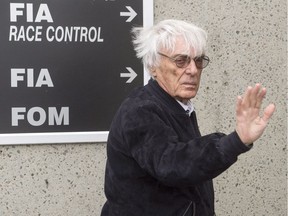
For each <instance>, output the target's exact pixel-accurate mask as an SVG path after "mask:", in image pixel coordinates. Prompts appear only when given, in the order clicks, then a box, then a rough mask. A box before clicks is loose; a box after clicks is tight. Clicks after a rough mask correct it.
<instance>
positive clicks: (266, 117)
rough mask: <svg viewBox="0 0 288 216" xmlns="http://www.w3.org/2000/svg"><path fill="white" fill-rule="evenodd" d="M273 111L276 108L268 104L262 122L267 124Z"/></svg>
mask: <svg viewBox="0 0 288 216" xmlns="http://www.w3.org/2000/svg"><path fill="white" fill-rule="evenodd" d="M275 109H276V107H275V105H274V104H269V105H268V106H267V107H266V108H265V110H264V113H263V117H262V119H263V121H265V122H268V121H269V119H270V118H271V116H272V115H273V113H274V111H275Z"/></svg>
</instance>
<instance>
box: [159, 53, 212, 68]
mask: <svg viewBox="0 0 288 216" xmlns="http://www.w3.org/2000/svg"><path fill="white" fill-rule="evenodd" d="M158 54H159V55H161V56H164V57H166V58H168V59H170V60H171V61H173V62H174V63H175V64H176V66H177V67H178V68H185V67H187V66H188V65H189V64H190V62H191V60H193V61H194V62H195V65H196V67H197V68H198V69H203V68H205V67H207V65H208V64H209V62H210V59H209V57H208V56H206V55H201V56H196V57H194V58H191V57H190V56H188V55H177V56H175V57H174V58H172V57H169V56H167V55H165V54H163V53H160V52H158Z"/></svg>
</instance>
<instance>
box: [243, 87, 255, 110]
mask: <svg viewBox="0 0 288 216" xmlns="http://www.w3.org/2000/svg"><path fill="white" fill-rule="evenodd" d="M252 89H253V88H252V87H251V86H248V87H247V89H246V91H245V93H244V95H243V98H242V105H243V106H244V107H250V106H251V99H250V98H251V92H252Z"/></svg>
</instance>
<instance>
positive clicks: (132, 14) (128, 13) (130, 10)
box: [120, 6, 137, 22]
mask: <svg viewBox="0 0 288 216" xmlns="http://www.w3.org/2000/svg"><path fill="white" fill-rule="evenodd" d="M126 8H127V9H128V11H129V12H120V16H127V17H128V19H127V20H126V22H131V21H132V20H133V19H134V18H135V17H136V16H137V13H136V12H135V11H134V10H133V9H132V7H130V6H126Z"/></svg>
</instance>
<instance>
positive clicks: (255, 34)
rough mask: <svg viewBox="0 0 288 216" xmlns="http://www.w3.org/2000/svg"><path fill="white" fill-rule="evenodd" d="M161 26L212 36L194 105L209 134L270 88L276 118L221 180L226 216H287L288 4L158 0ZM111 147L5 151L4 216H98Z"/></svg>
mask: <svg viewBox="0 0 288 216" xmlns="http://www.w3.org/2000/svg"><path fill="white" fill-rule="evenodd" d="M154 5H155V22H157V21H159V20H162V19H166V18H177V19H184V20H187V21H191V22H194V23H196V24H199V25H200V26H202V27H203V28H205V29H206V30H207V31H208V33H209V53H208V55H209V56H210V58H211V60H212V63H211V65H209V67H208V68H207V69H205V71H204V72H203V77H202V86H201V90H200V92H199V94H198V97H197V98H196V99H195V101H194V102H195V105H196V109H197V113H198V118H199V124H200V127H201V131H202V133H203V134H206V133H209V132H213V131H222V132H227V133H228V132H229V131H232V130H233V129H234V124H235V123H234V122H235V119H234V107H235V106H234V104H235V99H236V96H237V95H238V94H241V93H242V92H243V91H244V89H245V88H246V86H248V85H253V84H254V83H256V82H261V83H263V85H264V86H266V87H267V88H268V95H267V97H266V101H265V105H267V103H268V102H274V103H275V104H276V106H277V112H276V113H275V115H274V116H273V120H272V121H271V122H270V125H269V126H268V128H267V130H266V133H265V135H264V136H263V137H262V138H261V139H260V140H258V141H257V142H256V143H255V145H254V148H253V150H251V151H250V152H248V153H247V154H245V155H241V156H240V157H239V161H238V162H237V163H236V164H235V165H233V166H232V167H231V168H230V169H229V170H228V171H227V172H225V173H223V174H222V175H220V176H219V177H217V178H216V179H215V190H216V209H217V213H218V215H220V216H226V215H227V216H238V215H239V216H243V215H245V216H252V215H256V216H258V215H273V216H283V215H286V214H287V1H286V0H273V1H272V0H255V1H251V0H223V1H212V0H205V1H199V0H194V1H192V0H178V1H172V0H155V1H154ZM105 158H106V156H105V143H89V144H61V145H60V144H58V145H57V144H55V145H19V146H16V145H13V146H12V145H11V146H0V194H1V196H0V215H5V216H6V215H9V216H10V215H17V216H22V215H29V216H32V215H33V216H34V215H35V216H36V215H37V216H39V215H45V216H56V215H59V216H60V215H61V216H63V215H68V216H73V215H75V216H76V215H77V216H79V215H81V216H85V215H87V216H90V215H99V212H100V210H101V205H102V204H103V202H104V201H105V198H104V195H103V175H104V167H105Z"/></svg>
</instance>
